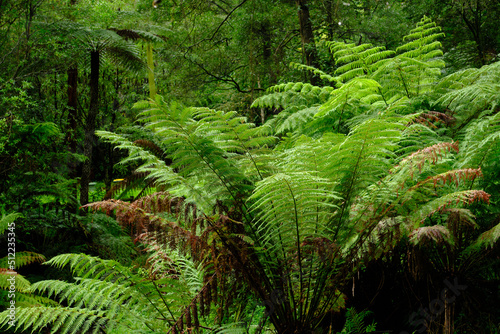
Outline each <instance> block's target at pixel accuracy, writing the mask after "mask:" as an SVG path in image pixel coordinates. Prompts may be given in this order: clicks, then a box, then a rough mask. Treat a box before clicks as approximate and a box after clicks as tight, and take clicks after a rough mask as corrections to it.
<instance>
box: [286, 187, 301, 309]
mask: <svg viewBox="0 0 500 334" xmlns="http://www.w3.org/2000/svg"><path fill="white" fill-rule="evenodd" d="M285 183H286V185H287V187H288V190H289V191H290V195H291V196H292V200H293V208H294V214H295V234H296V235H297V264H298V266H299V284H300V293H299V305H298V306H299V314H302V303H303V302H302V295H303V292H304V282H303V280H302V275H303V273H302V255H301V248H300V231H299V215H298V210H297V200H296V198H295V195H294V193H293V190H292V188H291V187H290V183H288V181H287V180H285ZM290 288H292V287H290ZM293 304H295V301H293ZM293 311H294V312H295V307H294V308H293Z"/></svg>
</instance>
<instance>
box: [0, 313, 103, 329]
mask: <svg viewBox="0 0 500 334" xmlns="http://www.w3.org/2000/svg"><path fill="white" fill-rule="evenodd" d="M6 313H7V311H4V312H2V313H0V319H1V322H0V326H2V327H3V326H5V325H7V324H8V319H9V318H8V317H6ZM109 320H110V319H107V318H106V317H104V312H102V311H101V312H97V311H93V310H86V309H78V310H76V309H72V308H67V307H30V308H18V309H17V310H16V326H15V330H16V331H17V330H22V331H25V330H31V331H32V332H34V331H39V330H42V329H44V328H46V327H48V326H51V327H52V328H51V332H52V333H56V332H57V333H70V334H76V333H81V330H82V329H85V332H86V333H99V332H100V331H101V329H102V328H103V327H104V326H106V325H108V324H109ZM7 328H12V327H11V326H9V327H7Z"/></svg>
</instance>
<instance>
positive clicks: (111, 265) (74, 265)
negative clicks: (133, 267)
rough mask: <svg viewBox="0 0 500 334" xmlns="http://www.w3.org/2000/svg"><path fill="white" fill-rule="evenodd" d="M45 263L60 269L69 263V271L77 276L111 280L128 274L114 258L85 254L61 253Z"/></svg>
mask: <svg viewBox="0 0 500 334" xmlns="http://www.w3.org/2000/svg"><path fill="white" fill-rule="evenodd" d="M45 264H46V265H52V266H54V267H56V268H61V269H62V268H64V267H65V266H67V265H69V267H70V270H71V272H72V273H73V274H74V275H76V276H78V277H82V278H86V277H94V278H100V279H103V280H105V281H112V282H119V281H122V280H124V279H125V278H126V277H127V274H128V269H127V268H126V267H124V266H122V265H121V264H120V263H118V262H116V261H114V260H103V259H100V258H98V257H95V256H90V255H86V254H71V253H70V254H61V255H57V256H55V257H53V258H52V259H50V260H49V261H47V262H45Z"/></svg>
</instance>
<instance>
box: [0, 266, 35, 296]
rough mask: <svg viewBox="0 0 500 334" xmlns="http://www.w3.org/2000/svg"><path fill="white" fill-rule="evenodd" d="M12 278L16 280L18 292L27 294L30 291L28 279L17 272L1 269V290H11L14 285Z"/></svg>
mask: <svg viewBox="0 0 500 334" xmlns="http://www.w3.org/2000/svg"><path fill="white" fill-rule="evenodd" d="M12 277H14V280H15V286H16V291H19V292H26V291H28V290H29V288H30V286H31V283H30V282H29V281H28V280H27V279H26V278H24V277H23V276H22V275H19V274H18V273H16V272H15V271H10V270H7V269H4V268H0V289H2V290H9V288H10V287H11V285H12V284H11V281H10V279H12Z"/></svg>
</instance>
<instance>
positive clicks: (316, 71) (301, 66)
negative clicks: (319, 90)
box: [290, 62, 337, 83]
mask: <svg viewBox="0 0 500 334" xmlns="http://www.w3.org/2000/svg"><path fill="white" fill-rule="evenodd" d="M290 67H292V68H296V69H299V70H306V71H309V72H312V73H314V74H316V75H318V76H319V77H320V79H321V80H327V81H329V82H335V83H336V82H337V78H335V77H332V76H331V75H329V74H327V73H325V72H323V71H321V70H319V69H317V68H315V67H312V66H307V65H304V64H299V63H294V62H292V63H290Z"/></svg>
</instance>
